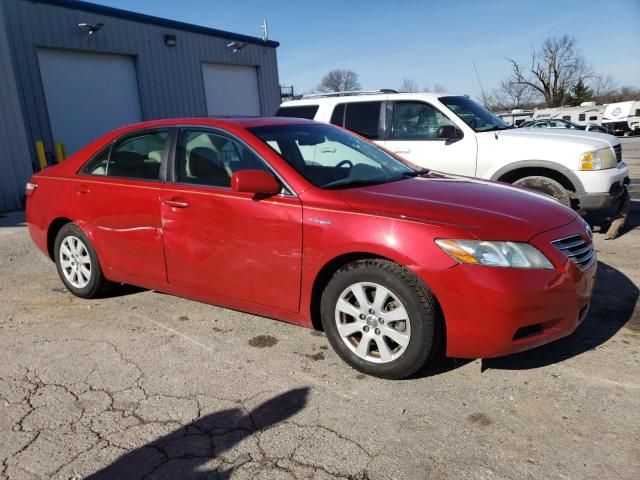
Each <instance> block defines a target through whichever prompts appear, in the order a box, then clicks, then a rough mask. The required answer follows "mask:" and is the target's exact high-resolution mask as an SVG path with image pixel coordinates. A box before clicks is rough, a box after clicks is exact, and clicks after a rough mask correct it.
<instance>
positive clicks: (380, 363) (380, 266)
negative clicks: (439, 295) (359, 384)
mask: <svg viewBox="0 0 640 480" xmlns="http://www.w3.org/2000/svg"><path fill="white" fill-rule="evenodd" d="M376 294H379V299H378V297H377V295H376ZM357 297H360V298H361V299H362V302H364V303H366V304H367V306H366V308H365V309H362V308H361V307H360V305H361V302H360V301H358V298H357ZM434 305H435V299H434V297H433V295H432V293H431V292H430V291H429V289H428V288H427V287H426V285H424V283H423V282H422V281H421V280H420V279H419V278H418V277H417V276H416V275H415V274H414V273H412V272H411V271H409V270H407V269H406V268H404V267H402V266H400V265H398V264H396V263H394V262H391V261H388V260H381V259H368V260H359V261H356V262H353V263H350V264H348V265H346V266H344V267H343V268H341V269H340V270H338V271H337V272H336V273H335V274H334V275H333V277H332V278H331V280H330V281H329V283H328V284H327V286H326V287H325V290H324V292H323V294H322V300H321V315H322V324H323V327H324V331H325V333H326V335H327V337H328V339H329V342H330V343H331V346H332V347H333V349H334V350H335V351H336V353H337V354H338V355H339V356H340V357H341V358H342V359H343V360H344V361H345V362H346V363H347V364H349V365H350V366H352V367H353V368H355V369H356V370H358V371H360V372H363V373H366V374H368V375H372V376H375V377H380V378H387V379H394V380H395V379H402V378H406V377H408V376H410V375H412V374H413V373H415V372H417V371H418V370H419V369H420V368H422V367H423V365H424V364H425V362H426V361H427V360H428V359H429V358H430V356H431V354H432V353H433V351H434V349H435V345H434V338H435V333H436V332H435V329H436V318H435V315H436V314H435V309H434ZM370 309H371V310H370ZM371 312H373V313H371ZM361 315H364V318H362V317H361ZM338 325H340V329H339V326H338ZM363 339H364V340H363ZM363 342H365V343H363ZM363 354H364V355H363Z"/></svg>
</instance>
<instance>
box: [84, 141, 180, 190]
mask: <svg viewBox="0 0 640 480" xmlns="http://www.w3.org/2000/svg"><path fill="white" fill-rule="evenodd" d="M168 138H169V133H168V132H167V131H153V132H149V131H147V132H145V133H142V134H139V135H133V136H127V137H126V138H124V139H122V140H119V141H117V142H116V143H114V144H113V145H111V146H110V147H108V148H106V149H104V150H103V151H101V152H100V153H98V154H97V155H96V156H95V157H93V158H92V159H91V160H90V161H89V163H87V165H86V166H85V167H84V168H83V169H82V172H83V173H86V174H89V175H103V176H107V177H122V178H136V179H142V180H158V178H159V176H160V165H161V164H162V157H163V155H164V151H165V148H166V143H167V139H168Z"/></svg>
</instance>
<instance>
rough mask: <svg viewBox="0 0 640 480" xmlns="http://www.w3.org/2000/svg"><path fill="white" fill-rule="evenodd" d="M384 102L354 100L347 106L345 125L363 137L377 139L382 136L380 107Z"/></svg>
mask: <svg viewBox="0 0 640 480" xmlns="http://www.w3.org/2000/svg"><path fill="white" fill-rule="evenodd" d="M381 107H382V102H352V103H348V104H347V106H346V109H347V111H346V114H345V117H344V126H345V128H348V129H349V130H352V131H354V132H356V133H357V134H359V135H362V136H363V137H366V138H369V139H372V140H375V139H377V138H380V136H379V132H378V126H379V125H380V109H381Z"/></svg>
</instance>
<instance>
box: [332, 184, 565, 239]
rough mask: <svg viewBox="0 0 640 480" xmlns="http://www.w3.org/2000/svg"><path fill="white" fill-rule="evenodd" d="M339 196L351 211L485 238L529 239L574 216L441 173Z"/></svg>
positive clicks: (545, 200)
mask: <svg viewBox="0 0 640 480" xmlns="http://www.w3.org/2000/svg"><path fill="white" fill-rule="evenodd" d="M339 195H340V197H341V198H342V199H343V200H344V201H345V202H346V203H347V204H348V205H349V206H351V207H352V208H353V209H355V210H360V211H365V212H369V213H375V214H386V215H392V216H396V217H398V218H402V219H410V220H414V221H421V222H424V223H429V224H436V225H440V226H445V227H452V228H454V229H456V230H458V229H462V230H464V231H465V232H469V233H470V234H472V235H474V236H475V237H476V238H479V239H483V240H513V241H527V240H529V239H530V238H532V237H534V236H535V235H537V234H539V233H542V232H545V231H547V230H551V229H553V228H557V227H561V226H563V225H566V224H568V223H570V222H572V221H573V220H574V219H575V218H576V215H577V214H576V213H575V212H574V211H573V210H571V209H569V208H567V207H564V206H563V205H561V204H560V203H558V202H556V201H555V200H554V199H552V198H550V197H547V196H545V195H541V194H537V193H534V192H532V191H530V190H525V189H521V188H517V187H512V186H509V185H506V184H503V183H498V182H487V181H482V180H477V179H474V178H469V177H458V176H452V175H445V174H442V173H439V172H430V173H428V174H426V175H423V176H421V177H417V178H408V179H406V180H400V181H397V182H390V183H385V184H380V185H372V186H367V187H359V188H350V189H345V190H340V191H339Z"/></svg>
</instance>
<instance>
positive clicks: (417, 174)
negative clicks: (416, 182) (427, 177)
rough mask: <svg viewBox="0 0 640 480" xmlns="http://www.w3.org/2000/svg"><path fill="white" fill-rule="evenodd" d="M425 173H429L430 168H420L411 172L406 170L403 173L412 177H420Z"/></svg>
mask: <svg viewBox="0 0 640 480" xmlns="http://www.w3.org/2000/svg"><path fill="white" fill-rule="evenodd" d="M425 173H429V169H428V168H419V169H417V170H411V171H410V172H405V173H403V174H402V176H403V177H407V178H411V177H420V176H422V175H424V174H425Z"/></svg>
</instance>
